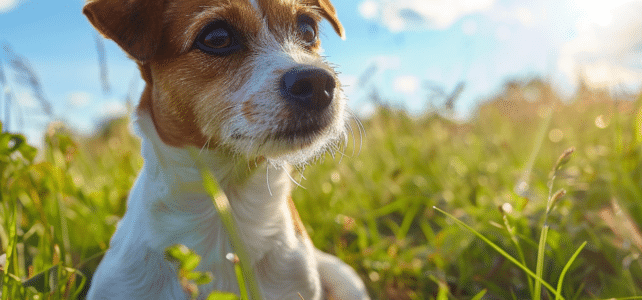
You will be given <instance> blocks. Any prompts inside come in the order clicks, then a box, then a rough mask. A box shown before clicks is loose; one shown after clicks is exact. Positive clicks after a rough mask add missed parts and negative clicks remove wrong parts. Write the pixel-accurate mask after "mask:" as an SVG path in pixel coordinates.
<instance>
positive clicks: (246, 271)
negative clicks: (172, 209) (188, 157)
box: [201, 168, 261, 300]
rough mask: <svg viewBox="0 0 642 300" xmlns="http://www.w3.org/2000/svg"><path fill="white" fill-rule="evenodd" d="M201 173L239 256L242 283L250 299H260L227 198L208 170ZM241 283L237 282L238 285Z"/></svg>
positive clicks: (250, 265)
mask: <svg viewBox="0 0 642 300" xmlns="http://www.w3.org/2000/svg"><path fill="white" fill-rule="evenodd" d="M201 175H202V177H203V185H204V187H205V190H206V191H207V193H208V194H209V196H210V197H211V198H212V200H213V201H214V206H216V210H217V212H218V214H219V216H220V217H221V220H222V221H223V224H224V225H225V229H226V230H227V233H228V234H229V235H230V241H231V243H232V248H233V249H234V251H235V252H236V253H235V254H236V255H237V256H238V258H239V265H240V267H241V269H242V272H243V279H244V281H245V282H244V284H245V285H246V286H247V289H248V291H249V295H250V298H249V299H251V300H259V299H261V293H260V290H259V285H258V283H257V281H256V276H255V275H254V270H253V269H252V264H251V263H250V258H249V256H248V255H247V252H245V246H244V245H243V241H242V240H241V237H240V235H239V233H238V230H237V227H236V223H235V222H234V217H233V216H232V211H231V209H230V203H229V202H228V200H227V197H226V196H225V194H223V192H222V190H221V188H220V187H219V186H218V184H217V183H216V179H215V178H214V175H212V173H211V172H210V171H209V170H206V169H204V168H202V169H201ZM242 284H243V283H239V286H240V285H242ZM244 297H247V296H246V295H241V298H242V299H244Z"/></svg>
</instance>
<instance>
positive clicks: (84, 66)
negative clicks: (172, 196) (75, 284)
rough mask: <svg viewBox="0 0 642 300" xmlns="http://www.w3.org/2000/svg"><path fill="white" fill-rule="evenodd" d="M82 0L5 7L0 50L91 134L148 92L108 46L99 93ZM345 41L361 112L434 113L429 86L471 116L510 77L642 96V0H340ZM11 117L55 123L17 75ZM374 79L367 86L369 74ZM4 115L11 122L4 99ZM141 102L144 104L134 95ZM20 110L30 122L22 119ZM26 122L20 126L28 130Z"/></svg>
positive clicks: (35, 124) (341, 52)
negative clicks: (105, 86)
mask: <svg viewBox="0 0 642 300" xmlns="http://www.w3.org/2000/svg"><path fill="white" fill-rule="evenodd" d="M83 3H84V1H83V0H56V1H52V0H0V44H5V43H6V44H8V45H10V47H11V49H12V51H13V52H15V53H17V54H19V55H20V56H22V57H24V58H26V59H27V60H28V61H29V62H30V65H31V67H32V68H33V70H34V71H35V73H36V74H37V75H38V77H39V78H40V81H41V82H42V85H43V91H44V95H45V97H46V99H47V100H49V101H50V102H51V103H52V106H53V113H54V118H55V119H63V120H65V121H67V122H68V123H70V124H71V125H72V126H73V127H74V128H76V129H77V130H79V131H80V132H83V133H90V132H91V131H92V130H93V129H94V128H95V124H97V123H98V122H99V121H100V120H101V119H104V118H105V117H108V116H112V115H119V114H123V113H126V109H125V101H124V98H125V95H126V94H127V92H128V90H130V89H131V86H134V87H135V88H136V89H137V90H140V89H142V85H143V83H142V80H140V79H138V77H139V75H138V71H137V70H136V67H135V64H134V63H133V62H131V61H129V60H128V59H127V57H126V56H125V54H124V53H123V52H122V51H120V49H118V47H117V46H116V45H115V44H114V43H112V42H111V41H107V42H105V45H106V49H107V53H106V54H107V64H108V67H109V83H110V85H111V87H112V90H111V92H110V93H108V94H105V93H103V92H102V90H101V84H100V77H99V74H100V71H99V67H98V54H97V52H96V42H95V36H96V33H95V31H94V30H93V29H92V27H91V26H90V25H89V23H88V22H87V21H86V19H85V17H84V16H83V15H82V14H81V9H82V5H83ZM334 4H335V7H336V8H337V11H338V13H339V18H340V19H341V21H342V22H343V25H344V27H345V28H346V33H347V39H346V40H345V41H342V40H341V39H340V38H338V37H337V36H336V35H335V34H334V32H333V31H332V30H331V28H330V26H329V24H327V23H325V24H324V34H323V35H322V40H323V47H324V49H325V53H324V55H327V56H328V57H329V60H330V61H332V62H334V63H336V64H338V65H339V71H340V72H341V79H342V82H343V84H344V85H346V90H347V93H348V95H349V97H350V106H351V107H352V109H353V110H355V111H356V112H358V113H367V112H368V110H370V109H372V104H371V103H369V101H368V99H369V96H368V95H369V93H370V91H371V90H372V89H373V88H375V89H377V91H378V92H379V93H380V95H381V97H382V98H383V99H385V100H386V101H389V102H390V103H391V104H393V105H397V106H402V107H405V108H407V109H409V110H410V111H411V112H421V111H422V110H423V109H425V108H426V102H427V101H426V99H427V97H428V94H429V92H428V90H427V89H426V87H427V86H433V87H439V88H441V89H443V90H444V91H445V92H450V91H452V90H453V89H454V88H455V86H456V85H457V84H458V83H459V82H465V84H466V87H465V90H464V92H463V93H462V94H461V97H460V100H459V101H458V102H457V105H456V114H457V116H458V117H459V118H466V117H468V116H470V114H471V112H472V111H474V107H475V105H476V104H477V103H479V101H480V100H481V99H484V98H486V97H487V96H490V95H492V94H493V93H496V92H498V91H499V90H500V89H501V86H502V84H503V83H504V82H505V81H506V80H510V79H524V78H530V77H535V76H539V77H544V78H549V79H550V80H551V81H552V82H553V83H554V85H555V86H556V87H557V88H558V89H559V90H560V92H561V93H562V94H567V95H569V94H571V93H572V91H573V90H574V89H575V86H576V83H577V79H578V76H582V77H584V78H586V80H587V81H588V82H589V84H591V85H593V86H595V87H603V88H621V87H623V86H626V87H627V88H632V89H637V88H638V87H639V85H640V84H639V83H640V82H642V20H640V18H639V17H638V16H639V15H642V1H641V0H608V1H605V0H538V1H525V0H524V1H518V0H396V1H395V0H340V1H337V0H335V1H334ZM7 59H8V57H7V53H6V52H3V51H0V60H1V61H2V63H3V69H4V72H5V73H6V75H7V77H9V79H10V85H9V87H10V88H11V89H12V91H13V92H14V94H15V95H16V97H17V103H14V106H13V109H12V111H14V110H15V111H14V112H15V113H14V114H13V117H12V120H11V124H10V125H11V127H12V129H20V130H21V131H22V132H23V133H25V134H26V135H27V136H28V138H29V140H30V141H31V142H32V143H35V144H39V143H40V140H41V134H42V130H43V128H45V127H46V124H47V122H48V121H50V119H49V118H47V117H45V116H44V114H43V113H42V109H41V107H40V105H39V104H38V101H37V100H36V98H35V97H34V96H33V94H32V93H31V91H30V90H29V89H25V88H23V87H21V86H20V85H19V84H18V82H16V81H15V80H14V73H13V72H12V70H11V69H10V68H9V67H8V65H7ZM366 71H370V72H368V74H369V75H370V76H369V77H368V81H367V82H366V85H365V86H359V85H358V82H359V78H363V76H362V75H363V74H364V72H366ZM0 100H1V101H0V103H1V104H2V108H1V109H0V111H2V113H3V115H2V120H3V121H4V100H5V99H4V98H0ZM135 100H137V99H135ZM18 108H19V110H20V111H21V114H20V115H22V116H23V117H22V122H20V118H18V115H19V113H18ZM20 123H22V124H20Z"/></svg>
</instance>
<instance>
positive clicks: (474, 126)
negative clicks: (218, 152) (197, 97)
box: [0, 80, 642, 299]
mask: <svg viewBox="0 0 642 300" xmlns="http://www.w3.org/2000/svg"><path fill="white" fill-rule="evenodd" d="M624 98H626V97H619V98H614V97H612V96H610V95H609V93H606V92H604V91H598V90H591V89H588V88H586V87H582V88H581V89H580V90H578V91H577V93H576V95H575V96H574V98H573V99H570V100H567V101H564V102H563V101H562V100H560V98H559V97H557V96H556V95H555V92H554V91H553V90H552V88H551V85H550V84H548V83H546V82H543V81H541V80H531V81H524V82H518V81H516V82H511V83H507V84H506V86H505V89H504V91H502V92H500V93H499V94H498V95H496V96H495V97H492V98H491V99H487V100H486V102H484V104H482V105H481V106H480V107H479V109H478V110H477V112H476V116H475V118H474V119H472V120H470V121H469V122H466V123H457V122H453V121H451V120H449V119H448V118H446V117H442V116H440V114H435V113H433V114H426V115H424V116H420V117H410V116H409V115H407V114H406V113H404V112H403V111H401V110H396V109H394V108H390V107H385V106H381V107H379V108H378V110H377V111H376V113H375V114H374V115H373V116H371V117H369V118H367V119H362V120H361V122H362V125H363V128H364V132H365V134H359V133H358V132H355V134H354V137H353V139H352V140H351V141H350V142H349V143H348V145H347V148H346V149H345V151H344V153H345V156H343V155H342V156H336V157H334V158H333V157H330V156H328V157H326V158H325V159H323V160H322V161H320V162H319V163H317V164H315V165H312V166H309V167H307V168H306V169H305V171H304V173H303V175H304V176H305V178H306V179H305V180H303V181H302V185H303V186H304V187H305V189H303V188H296V189H295V191H294V195H293V197H294V199H295V202H296V204H297V206H298V208H299V212H300V214H301V217H302V219H303V221H304V223H305V224H306V226H307V229H308V231H309V233H310V235H311V237H312V239H313V241H314V244H315V245H316V246H317V247H318V248H320V249H322V250H324V251H326V252H329V253H332V254H335V255H337V256H339V257H340V258H341V259H343V260H344V261H346V262H347V263H349V264H350V265H352V266H353V267H354V268H355V269H356V270H357V271H358V273H359V274H360V275H361V276H362V278H363V279H364V281H365V282H366V285H367V287H368V290H369V292H370V294H371V295H372V296H373V298H375V299H472V298H475V299H540V298H541V299H554V298H556V299H562V298H564V299H609V298H620V299H642V258H640V253H642V233H641V232H640V229H639V226H638V225H637V224H641V223H642V144H641V143H642V98H640V97H629V98H630V99H624ZM128 123H129V120H127V119H114V120H109V121H107V122H105V123H104V125H103V127H102V130H101V131H100V132H98V133H97V134H96V135H95V136H91V137H86V136H78V135H76V134H74V133H73V132H72V131H70V130H69V129H67V128H66V127H65V125H64V124H62V123H52V124H51V125H50V126H49V128H48V130H47V134H46V137H45V143H44V144H45V148H44V149H41V150H37V149H35V148H32V147H30V146H28V145H27V144H25V143H23V142H22V141H23V139H22V138H21V137H20V136H14V135H11V134H9V133H2V135H0V197H1V198H0V201H1V204H0V239H1V240H2V244H1V249H0V253H3V258H4V261H3V262H2V269H3V270H4V272H3V274H4V275H3V278H2V279H3V280H2V282H3V286H2V299H76V298H82V294H83V292H84V289H86V285H87V284H88V278H90V277H91V274H92V272H93V270H94V269H95V268H96V266H97V264H98V262H99V261H100V258H101V255H102V254H103V253H104V251H105V250H106V249H107V247H108V242H109V238H110V236H111V234H112V233H113V232H114V229H115V226H116V224H117V222H118V220H119V217H120V216H122V215H123V213H124V210H125V200H126V197H127V193H128V190H129V188H130V186H131V185H132V184H133V181H134V179H135V176H136V173H137V170H138V169H139V168H140V167H141V165H142V159H141V158H140V156H139V143H138V140H137V139H136V138H135V137H133V136H132V135H131V133H130V131H129V128H128ZM353 128H355V131H356V128H357V125H356V124H354V126H353ZM353 142H354V143H353ZM572 147H574V149H575V151H574V152H572V153H571V152H570V151H568V152H566V156H563V157H562V159H561V160H560V156H561V155H562V154H563V153H565V150H567V149H570V148H572ZM295 178H299V177H298V175H296V174H295ZM558 191H560V192H558ZM435 207H436V208H438V209H440V210H443V211H444V212H446V213H448V214H450V215H452V216H454V217H455V218H456V219H458V220H460V221H461V222H463V223H465V224H467V225H468V226H470V227H471V228H470V229H469V228H466V227H464V226H462V225H461V224H459V223H458V222H457V221H456V220H455V219H453V218H451V217H449V216H448V215H446V214H444V213H441V212H440V211H439V210H437V209H436V208H435ZM542 232H544V233H545V234H542ZM477 234H479V235H482V236H483V237H485V238H486V239H487V240H486V241H485V240H483V239H482V238H480V237H479V236H478V235H477ZM542 236H544V238H541V237H542ZM584 242H586V244H585V246H583V243H584ZM491 243H493V244H494V245H496V246H497V248H499V249H501V251H505V253H504V254H502V253H501V252H500V251H499V250H498V249H497V248H495V247H493V246H492V245H491ZM582 246H583V247H582ZM574 254H577V256H576V257H575V258H574ZM518 264H519V265H522V266H525V267H526V268H527V269H528V270H529V271H526V270H525V268H522V267H519V266H518ZM529 272H530V273H531V274H533V275H534V276H531V275H529ZM534 277H538V278H539V277H541V279H542V280H543V282H544V283H542V282H541V281H538V280H536V279H534ZM560 278H563V279H562V280H560ZM546 285H548V286H550V287H552V289H548V288H545V286H546ZM551 290H552V291H555V290H559V291H560V292H559V294H558V295H557V297H556V295H555V294H554V293H553V292H552V291H551ZM540 293H541V296H539V294H540Z"/></svg>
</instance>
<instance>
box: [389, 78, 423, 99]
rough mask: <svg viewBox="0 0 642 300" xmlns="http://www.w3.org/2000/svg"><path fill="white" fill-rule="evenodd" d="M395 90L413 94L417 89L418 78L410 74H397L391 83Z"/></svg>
mask: <svg viewBox="0 0 642 300" xmlns="http://www.w3.org/2000/svg"><path fill="white" fill-rule="evenodd" d="M393 85H394V88H395V91H397V92H400V93H404V94H406V95H414V94H415V93H416V92H417V91H418V90H419V78H417V77H416V76H412V75H405V76H399V77H397V78H395V81H394V83H393Z"/></svg>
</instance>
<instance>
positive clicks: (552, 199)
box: [533, 148, 575, 300]
mask: <svg viewBox="0 0 642 300" xmlns="http://www.w3.org/2000/svg"><path fill="white" fill-rule="evenodd" d="M573 152H575V148H569V149H567V150H566V151H564V153H562V155H560V157H559V158H558V159H557V162H556V163H555V166H554V167H553V170H552V172H551V174H552V175H551V180H550V182H549V184H548V199H547V201H546V212H545V214H544V226H543V227H542V231H541V233H540V237H539V244H538V247H537V264H536V269H535V273H536V274H537V277H540V278H541V277H542V274H543V272H544V256H545V252H546V239H547V238H548V229H549V225H548V216H549V214H550V212H551V210H552V209H553V207H554V206H555V204H556V203H557V201H559V199H560V198H562V197H564V195H566V191H565V190H559V191H558V192H556V193H555V194H553V187H554V186H555V178H556V177H557V171H559V169H560V168H561V167H562V166H564V165H565V164H566V163H567V162H568V161H569V160H570V159H571V155H572V154H573ZM558 297H560V296H559V294H557V295H556V299H560V298H558ZM541 298H542V285H541V282H540V281H537V282H535V290H534V293H533V299H534V300H540V299H541Z"/></svg>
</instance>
